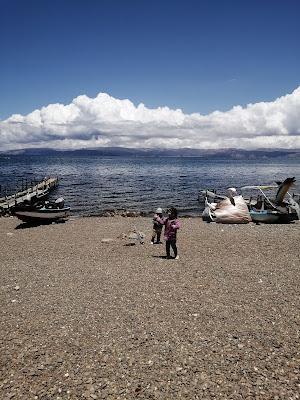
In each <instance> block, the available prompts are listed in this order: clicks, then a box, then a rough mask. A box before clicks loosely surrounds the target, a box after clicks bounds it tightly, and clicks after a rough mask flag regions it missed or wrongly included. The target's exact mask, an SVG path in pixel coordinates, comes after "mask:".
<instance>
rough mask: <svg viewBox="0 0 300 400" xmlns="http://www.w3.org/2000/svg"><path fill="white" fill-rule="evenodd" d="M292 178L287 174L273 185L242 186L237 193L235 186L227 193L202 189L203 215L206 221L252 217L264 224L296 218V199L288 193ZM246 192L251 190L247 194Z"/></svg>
mask: <svg viewBox="0 0 300 400" xmlns="http://www.w3.org/2000/svg"><path fill="white" fill-rule="evenodd" d="M295 182H296V180H295V178H287V179H285V180H284V181H283V182H276V185H260V186H243V187H242V188H241V192H242V195H240V196H236V193H235V192H234V191H235V189H234V188H231V189H229V194H228V196H223V195H220V194H216V192H215V191H209V190H202V191H200V193H201V194H202V195H203V196H204V198H205V208H204V211H203V213H202V218H203V220H204V221H206V222H220V223H247V222H250V221H251V220H252V221H253V222H255V223H266V224H273V223H290V222H292V221H295V220H299V219H300V206H299V203H298V202H297V201H296V197H295V196H293V195H291V194H290V193H289V189H290V188H291V187H292V186H293V185H294V184H295ZM232 189H234V191H232ZM246 192H249V193H250V195H249V196H248V197H247V196H246ZM269 192H270V194H269ZM245 205H246V206H247V208H248V215H246V214H247V213H246V209H245ZM239 207H240V210H238V208H239ZM239 211H240V213H239ZM249 216H250V219H249Z"/></svg>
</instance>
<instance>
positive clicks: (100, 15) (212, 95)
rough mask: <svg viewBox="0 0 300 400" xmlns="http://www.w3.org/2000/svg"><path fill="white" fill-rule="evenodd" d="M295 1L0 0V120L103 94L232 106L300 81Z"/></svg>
mask: <svg viewBox="0 0 300 400" xmlns="http://www.w3.org/2000/svg"><path fill="white" fill-rule="evenodd" d="M299 15H300V2H299V1H298V0H285V1H283V0H272V1H271V0H270V1H267V0H265V1H262V0H259V1H258V0H251V1H247V0H226V1H225V0H223V1H221V0H219V1H216V0H210V1H201V0H198V1H192V0H185V1H176V0H172V1H166V0H165V1H163V0H160V1H153V0H152V1H151V2H150V1H143V0H139V1H134V0H127V1H124V0H123V1H121V0H98V1H96V0H85V1H83V0H82V1H78V0H60V1H58V0H43V1H41V0H34V1H33V0H26V1H24V0H19V1H16V0H0V48H1V62H0V119H2V120H3V119H5V118H7V117H9V116H10V115H11V114H13V113H20V114H27V113H29V112H31V111H32V110H34V109H36V108H41V107H42V106H46V105H48V104H50V103H58V102H59V103H63V104H68V103H70V102H71V101H72V99H73V98H74V97H76V96H78V95H80V94H86V95H88V96H90V97H95V96H96V95H97V94H98V93H99V92H106V93H108V94H110V95H111V96H113V97H115V98H119V99H124V98H128V99H130V100H131V101H133V102H134V104H138V103H140V102H143V103H144V104H145V105H146V106H147V107H149V108H152V107H153V108H156V107H158V106H165V105H166V106H169V107H170V108H181V109H182V110H183V111H184V112H185V113H191V112H199V113H201V114H206V113H209V112H212V111H214V110H221V111H225V110H228V109H230V108H231V107H232V106H234V105H238V104H239V105H242V106H244V105H246V104H247V103H256V102H259V101H272V100H274V99H275V98H277V97H279V96H282V95H285V94H287V93H291V92H292V91H293V90H294V89H295V88H296V87H298V86H299V84H300V78H299V76H300V75H299V72H300V45H299V38H300V24H299Z"/></svg>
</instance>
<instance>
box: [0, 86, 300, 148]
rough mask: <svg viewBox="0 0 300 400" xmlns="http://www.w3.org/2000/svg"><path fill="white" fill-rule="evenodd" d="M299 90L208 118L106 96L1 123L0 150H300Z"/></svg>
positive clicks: (79, 99)
mask: <svg viewBox="0 0 300 400" xmlns="http://www.w3.org/2000/svg"><path fill="white" fill-rule="evenodd" d="M299 116H300V86H299V87H298V88H297V89H296V90H294V91H293V92H292V93H291V94H287V95H285V96H282V97H279V98H277V99H275V100H274V101H272V102H259V103H255V104H248V105H247V106H246V107H241V106H235V107H233V108H232V109H231V110H229V111H225V112H222V111H214V112H212V113H210V114H208V115H201V114H199V113H193V114H185V113H183V111H182V110H180V109H177V110H172V109H170V108H168V107H158V108H155V109H150V108H148V107H146V106H145V105H144V104H139V105H138V106H135V105H134V104H133V103H132V102H131V101H130V100H127V99H126V100H120V99H116V98H114V97H111V96H109V95H108V94H106V93H99V94H98V95H97V97H95V98H89V97H88V96H86V95H81V96H78V97H76V98H75V99H74V100H73V101H72V102H71V103H70V104H68V105H63V104H49V105H48V106H46V107H42V108H41V109H39V110H34V111H33V112H31V113H30V114H27V115H20V114H13V115H11V116H10V117H9V118H7V119H6V120H3V121H0V150H12V149H21V148H29V147H49V148H56V149H79V148H96V147H112V146H118V147H131V148H173V149H178V148H182V147H188V148H195V149H218V148H243V149H260V148H273V149H276V148H287V149H293V148H300V117H299Z"/></svg>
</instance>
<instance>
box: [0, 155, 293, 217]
mask: <svg viewBox="0 0 300 400" xmlns="http://www.w3.org/2000/svg"><path fill="white" fill-rule="evenodd" d="M49 175H54V176H58V177H59V178H60V185H59V187H58V188H57V189H56V190H55V193H53V194H52V197H58V196H63V197H64V198H65V200H66V203H67V204H69V205H70V206H71V207H72V209H73V212H74V214H80V215H97V214H101V213H102V212H103V211H105V210H111V209H118V210H120V209H126V210H133V211H144V212H152V211H153V210H155V209H156V208H157V207H158V206H160V207H163V208H167V207H169V206H171V205H173V206H176V207H178V209H179V210H180V211H181V213H182V214H185V215H199V214H200V211H201V206H200V205H199V202H198V200H197V199H198V191H199V189H205V188H210V189H213V188H216V189H218V191H220V192H222V190H225V189H226V188H227V187H230V186H234V187H237V188H239V187H241V186H244V185H255V184H269V183H272V182H274V180H283V179H285V178H286V177H291V176H295V177H296V179H297V181H298V182H300V164H299V160H293V159H286V158H285V159H273V160H267V161H257V160H255V161H244V160H243V161H240V160H239V161H235V160H234V161H233V160H203V159H201V158H197V157H196V158H182V157H178V158H177V157H174V158H173V157H172V158H171V157H165V158H143V157H131V158H130V157H101V156H72V155H68V156H66V155H65V154H64V155H63V156H56V155H55V156H21V155H20V156H10V157H2V158H1V157H0V184H1V185H2V187H3V186H4V185H9V186H10V188H11V190H12V189H13V188H14V187H15V186H18V187H20V186H21V180H22V178H27V179H28V181H30V180H33V179H41V178H43V177H44V176H49ZM294 190H295V191H296V192H298V193H299V191H300V190H299V184H298V187H296V189H294ZM2 195H3V192H2ZM0 196H1V194H0Z"/></svg>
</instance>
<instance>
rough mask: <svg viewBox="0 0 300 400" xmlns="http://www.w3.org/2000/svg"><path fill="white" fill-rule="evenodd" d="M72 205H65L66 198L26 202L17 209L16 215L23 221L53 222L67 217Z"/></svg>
mask: <svg viewBox="0 0 300 400" xmlns="http://www.w3.org/2000/svg"><path fill="white" fill-rule="evenodd" d="M69 213H70V207H65V205H64V199H63V198H62V197H60V198H58V199H57V200H55V201H54V202H49V201H45V202H40V203H36V204H33V205H31V204H24V205H22V206H19V207H18V208H16V209H15V212H14V214H15V216H16V217H18V218H19V219H20V220H21V221H23V222H32V223H34V222H51V221H57V220H59V219H63V218H67V217H68V216H69Z"/></svg>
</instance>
